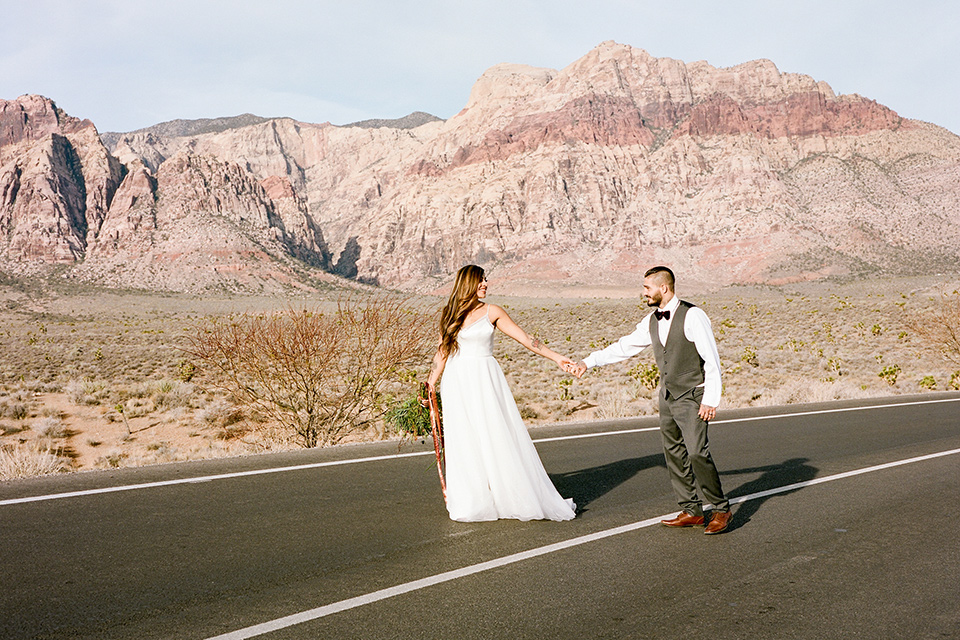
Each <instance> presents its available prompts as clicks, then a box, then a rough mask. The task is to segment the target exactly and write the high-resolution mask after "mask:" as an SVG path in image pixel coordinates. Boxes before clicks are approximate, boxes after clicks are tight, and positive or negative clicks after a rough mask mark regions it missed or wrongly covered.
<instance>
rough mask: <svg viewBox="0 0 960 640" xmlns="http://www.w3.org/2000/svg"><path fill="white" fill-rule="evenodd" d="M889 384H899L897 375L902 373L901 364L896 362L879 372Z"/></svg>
mask: <svg viewBox="0 0 960 640" xmlns="http://www.w3.org/2000/svg"><path fill="white" fill-rule="evenodd" d="M877 375H878V376H879V377H881V378H883V379H884V380H885V381H886V382H888V383H889V384H897V377H898V376H899V375H900V366H899V365H896V364H891V365H887V366H886V367H884V368H883V369H881V370H880V373H878V374H877Z"/></svg>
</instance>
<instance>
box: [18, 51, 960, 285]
mask: <svg viewBox="0 0 960 640" xmlns="http://www.w3.org/2000/svg"><path fill="white" fill-rule="evenodd" d="M4 113H5V112H4ZM46 113H47V115H46V116H44V117H43V118H39V117H38V118H37V122H42V123H45V124H44V125H43V126H45V127H47V129H50V127H54V125H53V124H51V123H58V124H57V126H59V127H60V129H57V130H56V131H53V129H50V130H49V131H47V133H46V134H44V135H48V136H51V137H50V140H51V142H50V143H49V145H48V146H50V147H51V151H49V152H45V151H43V152H42V151H40V150H39V149H40V147H38V146H36V145H38V144H40V142H39V141H40V140H41V138H42V139H43V140H47V138H44V137H43V136H42V135H41V136H40V137H35V138H34V141H33V142H30V143H29V144H28V143H27V142H24V140H26V137H25V135H26V134H23V133H20V134H16V133H10V134H7V133H6V128H4V130H3V132H0V139H6V138H3V136H7V137H8V138H10V139H13V138H15V137H17V135H19V136H20V137H19V140H20V142H16V143H9V144H8V145H7V146H0V153H3V154H5V155H2V156H0V160H2V163H0V164H3V167H4V168H3V171H2V172H0V196H2V197H3V201H2V203H3V204H2V206H3V209H2V210H0V216H7V217H6V218H3V217H0V228H9V227H10V223H9V222H4V220H7V219H8V218H10V217H11V216H12V215H13V213H12V211H13V209H16V208H17V207H20V206H21V205H20V204H19V201H20V196H19V195H17V194H18V193H20V192H21V191H22V190H23V187H22V186H17V187H13V186H12V185H14V184H17V185H23V184H27V183H29V184H39V183H37V182H36V180H34V181H33V182H30V181H29V180H28V179H27V178H24V177H23V176H24V175H26V171H27V168H28V167H30V166H34V165H32V164H30V162H27V161H24V162H20V163H17V162H13V161H10V160H7V159H4V158H12V157H13V156H11V155H10V154H9V153H8V152H6V151H4V149H6V148H7V147H8V146H10V145H11V144H12V145H13V147H16V148H18V149H20V148H24V147H23V145H27V146H29V147H30V149H32V151H31V153H47V154H48V155H49V157H50V158H51V159H50V160H49V161H48V164H50V165H51V166H53V164H54V163H59V164H57V166H58V167H61V168H63V170H64V171H66V173H63V172H61V171H60V169H58V170H57V171H54V173H56V174H57V175H59V176H62V177H63V183H62V184H58V185H57V186H46V187H44V188H47V189H48V190H51V191H56V190H59V191H56V192H57V193H60V194H62V195H63V197H62V198H61V200H62V201H63V205H62V206H61V207H60V209H59V210H57V211H51V212H47V213H44V214H43V215H42V216H41V215H40V214H39V213H36V214H31V215H33V218H31V219H40V218H42V219H44V220H47V221H48V223H45V224H46V226H45V227H43V228H48V229H52V228H54V227H56V228H58V229H63V230H64V233H63V235H62V237H61V236H56V237H58V238H61V239H60V240H57V243H59V244H57V243H54V242H53V241H52V240H51V243H52V244H50V247H54V246H56V247H59V248H57V249H56V250H55V251H54V250H53V249H52V248H51V249H50V251H52V253H50V255H59V256H61V258H60V259H65V260H69V259H71V258H70V257H69V256H73V258H72V259H76V256H78V255H80V253H78V251H79V252H81V253H83V252H85V253H83V255H85V256H86V257H85V262H84V265H83V268H84V269H89V270H90V273H93V272H94V271H95V268H96V264H97V262H96V260H106V259H107V257H106V256H112V255H117V252H122V251H131V252H133V251H141V250H140V249H136V250H135V247H141V246H142V247H153V248H154V250H155V251H159V253H158V254H157V255H161V254H162V255H168V250H167V249H163V247H164V246H165V245H162V244H158V243H159V242H161V241H159V240H157V239H156V238H157V237H158V236H157V233H158V232H160V230H161V227H164V228H165V229H166V230H167V231H166V233H167V234H168V235H169V234H173V235H176V234H177V233H181V230H182V229H183V228H185V227H184V226H183V225H181V224H180V223H178V222H176V221H177V220H180V219H181V217H185V218H190V219H191V220H195V221H196V222H195V223H196V224H197V225H203V224H211V220H213V221H216V222H217V224H220V223H221V222H223V223H224V224H225V223H226V222H229V223H230V224H232V225H234V227H235V228H237V229H241V230H242V231H243V234H244V235H243V237H245V238H248V239H251V241H255V242H256V243H260V244H259V245H258V246H262V247H268V246H269V247H279V248H276V249H273V248H270V249H265V251H266V253H267V254H268V255H282V256H284V257H285V258H284V259H286V258H289V257H291V256H292V257H295V258H296V259H298V260H299V261H300V262H306V263H307V264H310V265H313V266H316V267H320V268H321V269H326V270H328V271H332V272H335V273H338V274H341V275H343V276H346V277H351V278H357V279H364V280H369V281H375V282H379V283H381V284H385V285H389V286H395V287H401V288H414V289H421V290H430V289H432V288H434V287H436V286H437V285H439V284H442V283H444V282H445V281H446V280H447V279H448V278H449V275H450V274H451V273H452V272H454V271H455V270H456V269H457V268H459V267H460V266H461V265H463V264H465V263H468V262H477V263H479V264H482V265H484V266H486V267H488V268H492V271H493V274H492V275H493V277H494V278H495V279H497V280H499V281H500V283H501V287H502V289H506V290H514V291H526V290H529V289H530V287H532V286H534V284H535V283H547V284H548V285H550V286H551V287H556V286H558V285H571V286H572V285H584V286H590V287H598V286H603V285H610V286H623V285H635V284H636V283H637V279H638V273H639V272H642V270H643V269H644V268H645V267H647V266H649V265H651V264H652V263H666V264H670V265H672V266H674V267H676V268H677V270H678V271H680V272H682V273H683V274H684V276H683V277H684V279H685V280H690V279H696V280H697V281H699V282H700V283H701V284H703V285H711V284H727V283H732V282H784V281H789V280H796V279H806V278H817V277H822V276H825V275H831V274H862V273H870V272H895V271H903V270H920V271H921V272H924V273H926V272H930V271H932V270H939V269H954V270H955V269H956V268H957V266H958V263H960V217H958V214H957V211H958V208H957V205H958V204H960V138H958V137H957V136H955V135H953V134H951V133H950V132H948V131H946V130H944V129H941V128H939V127H936V126H934V125H930V124H926V123H921V122H915V121H909V120H904V119H902V118H900V117H899V116H898V115H897V114H896V113H894V112H892V111H891V110H889V109H887V108H886V107H884V106H882V105H879V104H877V103H876V102H874V101H872V100H869V99H866V98H862V97H860V96H855V95H854V96H837V95H835V94H834V92H833V91H832V90H831V89H830V87H829V86H828V85H826V84H825V83H823V82H818V81H815V80H814V79H812V78H810V77H808V76H804V75H798V74H786V73H781V72H780V71H779V70H778V69H777V68H776V66H774V64H773V63H771V62H769V61H754V62H749V63H746V64H743V65H739V66H737V67H732V68H728V69H718V68H714V67H712V66H710V65H709V64H707V63H705V62H694V63H684V62H681V61H677V60H670V59H662V58H660V59H658V58H654V57H652V56H650V55H649V54H647V53H646V52H644V51H642V50H640V49H635V48H632V47H628V46H624V45H619V44H616V43H603V44H601V45H600V46H598V47H597V48H596V49H594V50H593V51H591V52H589V53H588V54H587V55H585V56H584V57H583V58H581V59H580V60H577V61H575V62H574V63H573V64H571V65H570V66H569V67H567V68H565V69H562V70H552V69H537V68H532V67H527V66H523V65H515V64H504V65H498V66H496V67H493V68H491V69H490V70H488V71H487V72H486V73H485V74H484V75H483V76H482V77H481V78H480V79H479V80H478V81H477V83H476V84H475V86H474V88H473V91H472V93H471V95H470V98H469V100H468V102H467V104H466V106H465V107H464V109H463V110H462V111H461V112H460V113H459V114H457V115H456V116H455V117H453V118H451V119H450V120H448V121H446V122H442V121H434V122H426V123H425V124H422V125H420V126H415V127H413V128H400V126H399V125H398V124H395V123H394V124H391V123H390V122H387V121H384V123H383V125H384V126H372V124H371V123H363V124H364V126H362V127H360V126H357V127H334V126H331V125H329V124H320V125H315V124H306V123H301V122H296V121H294V120H290V119H273V120H265V121H256V120H254V121H251V123H250V124H248V125H245V126H233V125H238V124H240V125H242V123H233V125H232V126H231V127H229V128H226V129H223V130H219V129H217V130H209V131H207V130H203V131H205V132H204V133H196V134H191V135H169V134H163V133H160V132H158V131H159V130H158V131H154V130H145V131H140V132H135V133H132V134H124V135H119V136H117V137H116V138H115V139H111V140H110V141H109V142H110V143H111V146H110V151H111V153H112V154H113V156H115V157H116V158H117V159H118V161H119V162H116V161H115V162H114V164H115V165H116V166H118V167H122V170H121V171H120V173H122V174H124V175H125V177H124V178H123V183H122V184H121V183H119V181H118V180H116V176H117V175H119V174H118V173H117V170H116V168H114V169H113V173H111V172H110V170H109V167H110V166H112V165H111V164H110V158H111V156H110V155H105V158H106V159H105V160H103V159H101V160H97V157H98V156H96V154H93V153H92V151H89V150H88V151H89V153H88V154H87V155H85V154H83V153H79V152H78V153H76V154H75V155H77V156H78V157H80V158H84V157H88V156H89V159H88V160H87V161H86V165H89V166H90V167H93V166H98V167H104V168H103V169H102V170H101V171H100V173H97V174H96V175H100V176H101V178H100V180H101V182H100V183H99V184H101V185H102V186H101V187H100V191H99V192H98V193H100V195H99V196H97V197H96V198H94V199H93V201H92V202H91V188H90V186H88V182H87V180H86V178H85V177H84V179H83V180H73V179H70V178H69V175H70V174H69V171H67V168H69V166H71V165H70V162H71V161H69V158H68V157H67V155H64V154H63V153H60V152H57V153H60V155H57V153H54V151H53V150H52V146H53V145H54V143H53V142H52V139H53V138H52V136H54V135H59V136H61V137H64V138H66V139H68V140H69V139H70V136H76V135H77V134H76V133H75V132H69V131H67V129H68V128H69V127H66V125H65V124H64V122H65V118H64V117H63V116H62V115H59V116H58V115H57V114H56V111H55V109H52V108H50V107H47V108H46ZM7 121H8V119H7V116H4V120H3V122H7ZM9 121H10V122H14V123H17V122H21V121H22V118H20V119H19V120H18V119H17V117H16V116H15V115H14V116H10V119H9ZM71 123H73V124H71V125H70V126H71V127H73V126H79V125H77V124H76V123H74V121H72V120H71ZM374 124H376V123H374ZM408 124H409V123H408ZM404 126H407V125H404ZM17 127H20V129H17ZM65 127H66V128H65ZM81 128H82V127H81ZM88 128H89V129H92V127H88ZM22 129H23V126H21V125H13V126H12V127H11V129H10V130H11V131H16V130H22ZM32 135H39V134H32ZM43 144H47V143H45V142H44V143H43ZM17 145H20V146H17ZM41 146H42V145H41ZM90 149H93V147H90ZM45 157H46V156H45ZM55 158H60V159H58V160H57V159H55ZM98 162H99V164H97V163H98ZM76 164H77V163H76V161H75V160H74V161H73V165H72V166H76ZM80 164H81V165H84V163H83V162H82V161H81V162H80ZM86 165H84V166H86ZM11 167H19V169H17V170H18V171H19V172H20V173H19V174H17V172H16V171H15V170H14V169H13V168H11ZM89 172H91V175H93V173H92V169H90V170H89ZM81 173H83V172H82V171H81ZM15 174H16V176H17V177H14V175H15ZM48 174H49V172H44V175H48ZM74 175H76V171H75V172H74ZM111 175H113V176H115V178H114V181H113V182H110V180H109V179H108V176H111ZM198 175H199V176H203V180H198V179H196V178H194V177H192V176H198ZM84 176H86V174H84ZM218 176H219V177H218ZM28 177H29V176H28ZM80 183H82V185H83V187H84V189H83V190H82V192H81V190H80V187H79V186H74V187H71V185H79V184H80ZM44 184H46V183H44ZM3 185H10V186H3ZM31 188H33V187H31ZM10 194H13V195H12V196H11V195H10ZM111 198H112V203H113V204H111V203H110V199H111ZM80 202H83V203H84V204H83V207H85V208H83V207H81V205H80V204H77V203H80ZM98 202H106V203H107V207H106V213H105V214H104V215H105V217H103V218H101V219H100V222H97V220H98V219H97V216H96V215H93V216H91V213H90V211H91V209H93V210H95V211H103V205H102V204H97V203H98ZM70 203H73V204H70ZM34 206H36V207H39V206H40V205H39V204H38V205H34ZM97 207H100V208H99V209H98V208H97ZM191 207H193V208H194V209H191ZM81 208H83V212H84V213H83V215H80V214H79V213H78V211H80V209H81ZM18 211H20V210H19V209H18ZM201 213H202V214H203V216H205V217H203V216H200V214H201ZM18 215H19V216H20V218H23V217H24V214H23V213H19V214H18ZM178 216H181V217H178ZM191 216H192V217H191ZM198 216H200V217H198ZM27 217H29V216H27ZM81 218H82V219H83V220H85V221H86V225H87V226H86V231H84V230H83V225H82V223H81V222H80V220H81ZM61 220H62V221H63V222H62V223H61V222H57V223H56V224H54V223H53V221H61ZM4 224H6V225H7V226H6V227H4V226H3V225H4ZM57 225H59V226H57ZM151 225H153V226H151ZM164 225H166V226H164ZM244 225H246V226H244ZM41 226H42V225H41ZM18 228H19V227H18ZM24 228H27V227H24ZM91 229H96V233H94V234H93V241H91ZM253 229H256V230H257V231H256V232H254V231H253ZM321 230H322V234H321ZM148 231H149V233H148ZM45 233H47V235H48V237H50V238H54V237H55V235H56V234H53V232H52V231H51V232H45ZM258 234H259V235H258ZM13 235H14V236H15V235H17V234H16V233H15V234H13ZM26 235H27V236H30V237H32V234H30V233H27V234H26ZM8 237H13V236H11V235H10V234H9V233H8ZM17 237H19V236H17ZM25 237H26V236H25ZM148 237H149V238H150V240H149V242H148V240H147V238H148ZM18 242H20V243H21V244H22V241H19V240H18ZM84 242H86V245H84ZM271 243H272V244H271ZM21 244H17V243H14V242H13V241H11V244H10V249H8V251H10V252H11V255H13V254H15V253H16V251H18V250H19V249H17V247H20V246H21ZM182 244H183V243H181V245H182ZM38 246H39V245H38ZM170 246H171V247H172V246H173V245H172V244H171V245H170ZM187 246H189V243H187ZM88 247H89V248H88ZM158 247H160V248H159V249H158ZM161 249H162V250H161ZM201 250H202V248H201V247H198V248H197V251H201ZM170 251H172V249H170ZM111 252H112V253H111ZM16 255H20V254H16ZM131 255H132V254H131ZM151 255H152V254H151ZM237 255H239V254H237ZM44 259H52V258H44ZM111 259H113V258H111ZM157 260H158V261H159V262H162V260H160V258H157ZM231 260H233V263H234V264H241V263H242V264H250V265H251V266H248V267H245V269H247V271H252V270H255V267H254V266H252V265H253V263H247V262H242V261H240V260H239V258H237V259H234V258H231ZM298 264H299V262H298ZM158 268H159V267H158ZM91 277H92V276H91ZM171 286H173V285H171ZM498 288H500V287H498ZM502 289H501V290H502Z"/></svg>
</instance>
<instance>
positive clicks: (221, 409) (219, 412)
mask: <svg viewBox="0 0 960 640" xmlns="http://www.w3.org/2000/svg"><path fill="white" fill-rule="evenodd" d="M197 417H198V418H200V420H202V421H204V422H206V423H208V424H210V425H213V426H214V427H220V428H225V427H229V426H230V425H232V424H235V423H237V422H239V421H240V420H242V419H243V412H242V411H240V409H239V407H237V406H236V405H234V404H233V403H231V402H228V401H227V400H224V399H223V398H217V399H216V400H214V401H213V402H211V403H210V404H208V405H207V406H206V407H204V408H203V409H201V410H200V412H199V415H198V416H197Z"/></svg>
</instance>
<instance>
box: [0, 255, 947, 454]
mask: <svg viewBox="0 0 960 640" xmlns="http://www.w3.org/2000/svg"><path fill="white" fill-rule="evenodd" d="M494 275H495V274H494ZM958 283H960V281H958V282H953V283H946V282H943V281H942V279H939V280H936V279H931V278H928V279H900V280H890V279H886V280H877V281H874V282H867V281H861V282H850V283H837V282H819V283H800V284H796V285H785V286H781V287H759V286H752V287H729V288H726V289H723V290H720V291H717V292H711V293H705V294H699V293H690V292H689V291H688V290H686V289H685V288H684V284H685V283H684V281H683V279H682V277H681V281H680V295H681V297H683V298H685V299H688V300H690V301H691V302H694V303H695V304H698V305H700V306H701V307H703V308H704V310H705V311H706V312H707V314H708V315H709V317H710V318H711V320H712V322H713V329H714V333H715V335H716V337H717V343H718V348H719V351H720V358H721V365H722V367H723V381H724V397H723V401H722V402H723V404H722V408H728V407H742V406H752V405H776V404H792V403H801V402H816V401H825V400H833V399H844V398H856V397H869V396H881V395H890V394H902V393H921V392H924V393H925V392H928V391H930V390H931V389H930V388H929V385H930V382H929V380H928V377H929V378H930V379H932V380H933V387H932V388H933V390H957V389H958V387H960V366H958V365H957V364H956V363H955V362H954V361H951V360H949V359H948V358H946V357H944V355H943V354H942V353H941V352H940V349H938V348H937V345H939V344H942V343H943V341H942V340H941V341H938V339H931V338H928V337H925V336H924V334H923V331H922V329H921V328H919V327H917V326H915V325H914V323H912V322H910V318H911V316H916V317H918V318H919V317H921V316H923V315H924V314H926V313H928V312H929V313H934V314H935V313H938V308H940V307H941V303H942V302H943V301H944V300H946V301H950V300H955V299H956V298H955V294H947V295H945V296H944V294H942V293H940V292H941V291H952V290H953V289H954V288H955V287H956V286H957V284H958ZM635 293H636V294H637V295H639V289H638V290H637V291H636V292H635ZM3 295H7V296H8V297H7V298H6V299H5V300H6V302H5V303H4V304H0V448H3V450H4V451H5V452H7V453H8V454H12V453H13V452H14V450H17V449H22V451H20V452H19V453H18V455H23V456H25V457H31V458H38V459H40V460H41V461H46V462H51V458H50V456H52V457H53V458H55V459H56V460H55V462H56V464H54V465H53V466H52V468H53V469H54V470H55V471H63V470H72V469H89V468H113V467H118V466H131V465H141V464H153V463H158V462H171V461H175V460H188V459H198V458H208V457H222V456H226V455H240V454H246V453H256V452H262V451H276V450H285V449H289V448H294V447H300V446H303V439H302V438H301V437H300V436H299V435H298V434H297V433H296V432H294V431H293V430H291V428H290V427H288V426H285V425H284V424H281V423H280V422H278V420H277V419H276V418H274V417H272V416H271V415H270V414H268V413H267V412H265V411H263V410H262V409H259V408H257V407H256V406H251V405H250V404H249V403H247V402H246V401H245V399H244V398H243V397H242V396H240V395H239V394H237V393H234V392H233V391H231V390H230V389H228V388H225V387H224V386H222V385H221V384H219V383H218V382H217V380H216V378H217V375H218V374H217V372H216V370H215V368H212V367H210V366H209V365H208V364H205V363H204V362H202V361H200V360H198V359H197V358H194V357H193V356H191V355H190V354H188V353H186V352H185V351H184V348H186V347H187V346H188V342H187V340H186V337H188V336H191V335H196V334H197V332H198V328H199V327H203V326H205V325H206V323H208V322H213V321H217V320H221V321H229V320H230V319H232V318H236V317H239V316H244V315H249V316H258V315H260V316H264V317H266V316H269V315H271V314H274V313H276V312H277V311H278V310H280V311H281V312H282V311H283V309H285V308H286V305H288V304H290V303H289V302H288V301H285V300H278V299H272V298H257V297H250V296H246V297H244V296H236V297H229V296H220V297H215V296H214V297H207V298H198V297H191V296H179V295H159V294H133V293H117V292H109V291H99V292H96V293H84V292H80V293H77V294H74V293H71V294H69V295H68V294H66V293H63V292H61V293H56V294H46V293H43V292H34V293H32V294H31V295H30V296H27V295H19V294H17V295H13V296H11V294H9V292H7V293H5V292H4V290H3V289H2V288H0V298H2V296H3ZM331 295H336V294H325V295H318V296H314V297H312V298H307V297H304V298H302V299H301V302H302V304H303V305H304V306H306V305H311V306H310V308H311V309H315V310H316V311H318V312H322V313H324V314H326V315H327V316H328V317H331V316H335V315H336V311H337V305H336V299H335V298H332V297H331ZM18 296H19V297H18ZM490 300H491V301H492V302H495V303H498V304H501V305H503V306H504V307H505V308H507V310H508V312H509V313H510V314H511V316H512V317H513V318H514V320H516V321H517V322H518V323H519V324H520V326H522V327H523V328H524V329H525V330H527V331H529V332H531V333H535V334H537V335H538V336H539V337H540V338H541V339H543V340H544V341H545V342H547V343H548V344H549V345H550V346H551V347H552V348H554V349H555V350H557V351H558V352H560V353H564V354H566V355H569V356H571V357H573V358H574V359H577V360H579V359H581V358H583V357H584V356H586V355H587V354H588V353H590V352H591V351H593V350H596V349H599V348H602V347H604V346H606V345H608V344H610V343H612V342H613V341H615V340H617V339H618V338H620V337H621V336H623V335H625V334H627V333H629V332H631V331H633V329H634V328H635V326H636V323H637V322H639V321H640V320H641V319H642V318H643V316H644V315H645V314H646V313H647V312H648V311H649V309H648V308H647V307H646V305H645V304H643V302H642V301H641V300H640V299H639V298H638V297H629V298H621V299H589V300H587V299H563V300H547V299H543V298H522V297H498V296H497V295H496V287H495V286H494V290H493V293H492V294H491V296H490ZM419 302H422V303H423V304H424V305H425V306H426V307H427V308H429V309H430V310H431V312H433V311H436V310H437V309H439V308H440V306H442V304H443V300H441V299H439V298H426V297H424V298H420V299H419ZM941 312H942V309H941ZM934 317H936V316H934ZM435 324H436V323H435V318H432V317H431V318H427V319H424V320H423V321H422V322H421V323H420V326H421V327H422V328H423V329H424V330H425V331H426V332H427V334H428V337H427V345H426V346H427V348H426V349H425V350H424V353H423V355H422V357H421V358H420V359H419V360H418V359H417V358H412V359H411V361H409V362H408V363H407V364H404V365H402V366H399V367H396V368H394V369H393V370H392V371H391V372H390V373H389V375H388V377H387V378H386V379H385V381H384V384H383V385H382V387H381V388H380V390H379V391H378V392H377V393H376V394H375V397H376V398H377V401H376V403H375V404H374V406H371V407H370V409H369V411H367V412H366V414H365V415H364V416H363V417H362V419H361V422H362V424H361V425H360V427H359V428H358V429H357V430H351V433H350V435H345V436H344V440H353V441H356V440H364V439H373V438H381V437H385V436H388V435H389V436H394V437H395V436H396V433H397V423H396V421H392V420H391V418H392V417H393V416H396V415H398V414H397V412H396V411H394V412H392V413H390V414H386V412H387V411H388V410H390V409H395V410H399V409H401V408H402V407H403V406H404V405H406V406H407V409H413V408H414V407H413V406H412V405H409V404H408V403H409V402H411V401H412V399H413V398H414V397H415V395H414V391H415V384H416V382H418V381H422V380H424V379H425V378H426V374H427V371H428V368H429V365H430V356H431V355H432V353H431V352H432V348H433V346H434V345H435V342H434V341H435V336H434V334H435V331H436V327H435ZM950 326H954V327H956V326H958V325H957V323H953V324H952V325H950ZM496 336H497V337H496V340H497V344H496V346H495V355H496V357H497V359H498V361H499V362H500V365H501V367H502V368H503V370H504V373H505V374H506V376H507V379H508V381H509V382H510V386H511V389H512V390H513V393H514V396H515V397H516V400H517V404H518V406H519V407H520V411H521V415H522V416H523V418H524V420H525V421H527V423H528V424H538V423H553V422H561V421H567V420H572V421H576V420H590V419H596V418H616V417H628V416H635V415H649V414H651V413H655V411H656V387H657V381H656V377H657V374H658V373H659V372H657V371H656V369H655V364H654V362H653V357H652V355H651V354H649V353H646V354H641V355H639V356H637V357H635V358H631V359H629V360H627V361H625V362H623V363H620V364H617V365H610V366H606V367H600V368H597V369H593V370H591V371H590V372H588V373H587V375H585V376H584V378H583V379H581V380H576V379H574V378H571V377H570V376H567V375H566V374H564V373H563V372H561V371H560V370H559V369H557V367H556V366H555V365H554V364H553V363H551V362H548V361H546V360H544V359H542V358H540V357H538V356H534V355H533V354H531V353H529V352H528V351H526V350H525V349H524V348H523V347H521V346H520V345H518V344H517V343H516V342H514V341H513V340H512V339H510V338H507V337H505V336H503V335H502V334H500V333H499V332H497V334H496ZM887 367H890V369H889V371H895V372H896V375H895V376H891V375H889V374H888V375H886V376H881V375H880V374H881V373H882V372H883V371H884V370H886V369H887ZM925 380H926V382H925ZM561 381H564V382H563V383H562V384H561ZM118 406H119V407H120V410H118V408H117V407H118ZM381 414H386V415H384V416H383V417H382V418H381V417H378V416H380V415H381ZM408 417H409V416H408ZM48 418H53V419H56V420H59V421H60V423H61V424H62V426H63V431H62V433H64V434H66V435H65V436H64V437H57V438H51V437H49V435H52V434H53V433H54V432H55V431H57V430H56V429H48V427H44V426H41V423H42V422H44V420H46V419H48ZM364 421H365V422H364ZM51 422H52V421H51ZM48 426H49V425H48ZM42 430H48V431H49V434H48V436H43V435H40V434H39V433H38V431H42ZM40 454H44V455H40Z"/></svg>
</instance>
